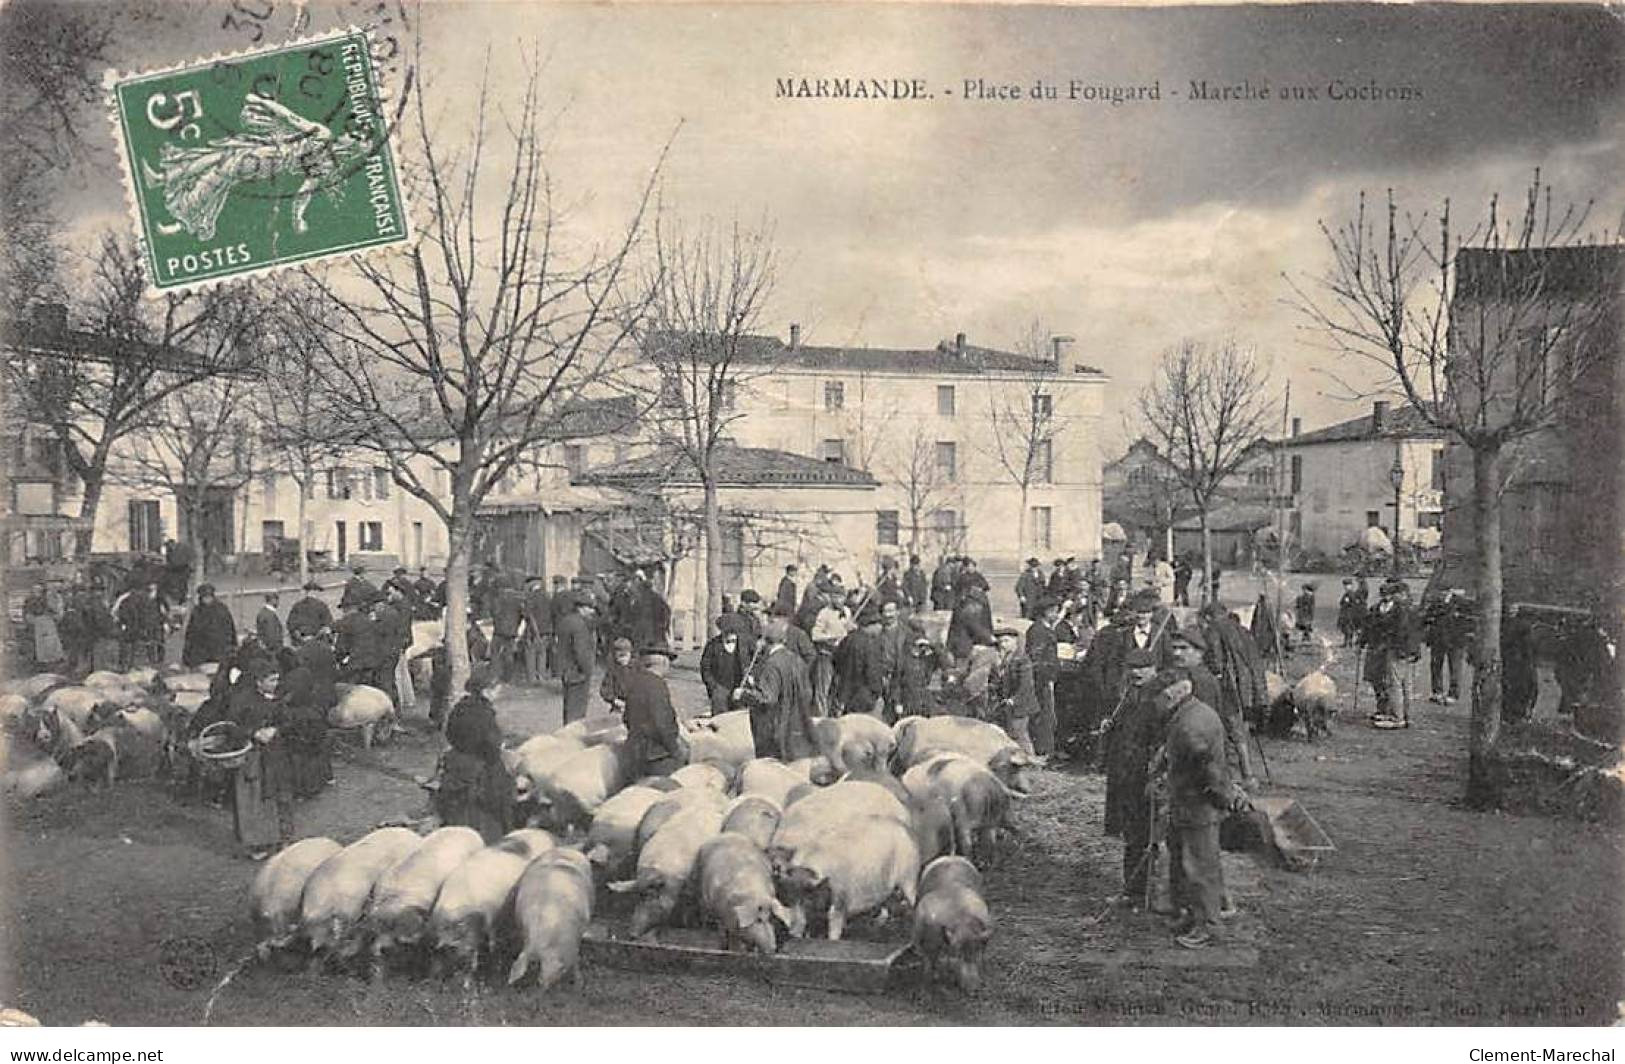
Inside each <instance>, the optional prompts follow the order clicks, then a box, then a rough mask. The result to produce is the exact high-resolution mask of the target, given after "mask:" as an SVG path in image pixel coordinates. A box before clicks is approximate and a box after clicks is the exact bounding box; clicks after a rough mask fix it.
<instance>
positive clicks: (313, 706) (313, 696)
mask: <svg viewBox="0 0 1625 1064" xmlns="http://www.w3.org/2000/svg"><path fill="white" fill-rule="evenodd" d="M316 691H317V684H316V678H315V676H313V675H312V673H311V671H310V670H309V669H307V668H305V667H304V666H296V667H295V668H294V669H293V670H292V671H290V672H287V673H284V674H283V676H282V686H281V688H280V690H279V692H278V694H277V701H278V702H280V703H281V704H282V735H283V738H284V739H285V740H286V741H287V744H288V760H289V767H290V768H291V770H292V777H293V793H294V796H295V797H298V798H310V797H313V796H314V795H316V794H319V793H320V792H321V790H322V788H323V787H326V786H327V784H328V782H329V781H330V780H331V779H332V776H333V754H332V747H331V746H330V745H329V744H328V739H327V713H326V711H325V710H324V709H323V707H322V706H321V705H320V703H319V701H318V698H317V693H316Z"/></svg>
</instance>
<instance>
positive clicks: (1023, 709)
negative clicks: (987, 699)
mask: <svg viewBox="0 0 1625 1064" xmlns="http://www.w3.org/2000/svg"><path fill="white" fill-rule="evenodd" d="M993 634H994V637H995V638H997V639H998V647H999V657H998V660H997V661H995V662H994V663H993V669H992V671H991V672H990V673H989V675H988V681H987V686H988V692H989V695H990V696H991V698H992V699H993V702H994V705H995V707H996V709H995V719H1000V720H1003V721H1004V723H1005V731H1007V732H1009V733H1010V738H1012V739H1014V740H1015V741H1016V743H1017V744H1018V745H1019V746H1020V747H1021V749H1022V750H1023V751H1024V752H1026V753H1027V754H1029V755H1031V754H1033V753H1034V750H1033V740H1032V734H1031V731H1030V728H1029V722H1030V721H1031V720H1032V718H1033V715H1034V714H1036V713H1037V712H1038V695H1037V693H1036V692H1035V690H1034V687H1033V664H1032V662H1031V661H1029V660H1027V655H1025V654H1023V653H1022V652H1021V632H1020V631H1018V630H1017V629H1015V628H1011V627H1009V626H1008V625H1001V626H1000V627H999V628H998V629H996V630H995V631H994V633H993Z"/></svg>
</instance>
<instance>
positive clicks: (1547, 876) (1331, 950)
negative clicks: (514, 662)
mask: <svg viewBox="0 0 1625 1064" xmlns="http://www.w3.org/2000/svg"><path fill="white" fill-rule="evenodd" d="M1329 625H1330V614H1329V610H1328V611H1327V616H1326V617H1325V618H1323V621H1322V626H1323V629H1324V628H1326V627H1329ZM1314 663H1315V657H1314V656H1312V655H1304V656H1302V657H1300V658H1299V659H1298V661H1297V662H1295V671H1305V670H1307V669H1308V668H1310V667H1312V666H1313V664H1314ZM1352 669H1353V653H1352V651H1350V652H1347V653H1345V654H1344V655H1343V656H1342V657H1341V658H1340V659H1339V660H1338V661H1336V662H1335V663H1334V665H1333V666H1332V675H1333V677H1334V679H1335V680H1336V681H1337V683H1338V686H1339V689H1340V691H1341V692H1343V695H1342V702H1343V706H1344V712H1343V713H1342V716H1341V718H1340V719H1339V721H1338V722H1337V725H1336V726H1335V728H1334V731H1333V734H1332V736H1331V737H1330V739H1329V740H1325V741H1322V742H1320V743H1318V744H1315V745H1310V744H1308V743H1306V742H1304V741H1303V740H1302V739H1293V740H1290V741H1284V742H1274V741H1268V740H1266V742H1265V752H1266V754H1267V757H1268V762H1269V767H1270V770H1271V774H1272V776H1273V782H1272V783H1270V784H1267V785H1265V786H1263V787H1262V788H1261V793H1264V794H1274V795H1285V796H1291V797H1294V798H1296V799H1298V800H1299V802H1301V803H1302V804H1303V805H1304V807H1306V808H1307V809H1308V810H1309V811H1310V812H1311V813H1312V815H1313V816H1314V817H1315V819H1316V820H1317V821H1318V822H1319V823H1320V824H1321V826H1322V827H1323V828H1324V829H1325V831H1326V832H1327V833H1328V834H1329V835H1330V836H1331V838H1332V839H1333V840H1334V841H1335V843H1336V845H1337V851H1336V852H1335V853H1333V854H1330V855H1328V856H1327V857H1325V858H1323V859H1322V860H1321V861H1320V863H1319V865H1318V866H1317V867H1316V868H1314V869H1313V870H1312V871H1309V872H1307V873H1298V872H1290V871H1286V870H1284V869H1281V868H1279V867H1276V866H1274V865H1272V864H1268V863H1265V862H1264V861H1262V860H1260V859H1257V858H1254V857H1252V856H1250V855H1227V857H1226V862H1227V864H1226V870H1227V877H1228V879H1229V881H1230V885H1231V887H1232V890H1233V892H1234V894H1235V895H1236V899H1237V901H1238V903H1239V905H1240V907H1241V910H1242V912H1241V915H1240V916H1239V917H1237V918H1236V919H1235V920H1233V921H1232V922H1231V923H1230V924H1229V925H1227V928H1226V932H1227V933H1226V940H1225V943H1224V945H1223V947H1222V948H1219V949H1214V950H1209V951H1206V952H1204V953H1190V952H1186V951H1182V950H1178V949H1175V948H1171V934H1170V932H1169V929H1168V927H1167V924H1166V922H1165V921H1164V920H1163V919H1162V918H1159V917H1155V916H1131V915H1125V914H1119V913H1115V912H1111V913H1106V912H1105V909H1106V903H1107V900H1108V899H1109V898H1110V896H1111V895H1112V893H1113V892H1114V891H1115V890H1116V889H1117V888H1118V886H1119V883H1120V878H1119V877H1120V851H1119V849H1118V844H1117V843H1116V841H1115V840H1110V839H1106V838H1103V837H1102V836H1101V834H1100V823H1101V808H1102V799H1103V794H1104V784H1103V781H1102V779H1101V778H1100V777H1099V776H1098V775H1094V774H1090V773H1084V772H1053V771H1049V772H1045V773H1043V776H1042V781H1041V785H1040V786H1039V788H1038V790H1037V793H1036V794H1035V795H1034V796H1033V797H1031V798H1030V799H1028V800H1026V801H1024V802H1021V803H1019V805H1018V808H1017V813H1016V820H1017V826H1018V836H1017V838H1016V839H1015V840H1014V841H1013V842H1012V843H1011V844H1010V846H1009V849H1008V850H1007V852H1006V853H1005V855H1004V858H1003V860H1002V863H1001V864H1000V866H999V867H998V868H997V869H996V870H994V871H993V872H992V874H991V876H990V877H989V903H990V905H991V907H992V910H993V913H994V916H995V919H996V920H997V923H998V928H997V932H996V934H995V937H994V941H993V945H992V947H991V949H990V952H989V955H988V958H987V965H986V973H985V974H986V985H985V987H984V989H983V991H982V993H981V994H980V995H978V996H977V997H975V998H973V999H970V1000H966V999H964V998H962V997H961V996H959V995H958V994H957V993H950V992H947V991H931V990H926V989H922V988H919V987H918V986H916V985H915V984H914V983H913V982H912V981H911V980H908V979H904V980H902V981H901V985H900V986H898V987H897V988H896V989H893V990H890V991H887V992H885V993H877V994H871V995H866V996H855V995H851V994H845V993H838V992H832V991H818V990H807V989H796V988H788V987H783V986H775V985H772V984H768V983H766V982H762V981H759V980H755V979H748V978H738V977H721V976H717V977H700V976H689V975H667V974H650V973H638V972H629V971H621V970H611V969H606V968H597V967H594V968H589V970H588V971H587V973H586V985H585V988H584V989H583V990H579V991H578V990H574V989H570V988H568V987H565V988H560V989H557V990H555V991H554V992H552V993H551V994H549V995H547V996H545V997H544V996H542V995H540V994H539V993H537V992H536V991H535V990H509V989H507V988H506V987H503V988H495V987H491V988H484V989H477V990H476V991H475V992H474V993H473V994H471V995H465V994H464V993H463V992H462V991H461V990H460V989H459V988H457V987H456V986H454V985H451V984H446V985H440V984H433V983H428V982H422V981H413V980H410V979H408V978H405V977H393V978H389V979H386V980H384V981H382V982H380V983H377V984H368V983H365V982H363V981H361V980H357V979H353V978H348V977H344V976H340V975H331V974H310V973H306V972H303V971H295V972H287V971H281V970H277V969H276V968H274V967H271V966H262V965H252V964H250V965H244V966H242V967H240V968H239V967H238V966H239V962H241V961H242V959H243V958H244V956H245V954H246V952H247V951H248V949H249V948H250V946H251V934H250V929H249V927H248V921H247V918H246V915H245V911H244V906H245V897H246V889H247V885H248V883H249V880H250V879H251V877H252V875H253V873H254V870H255V869H256V868H257V867H258V866H256V865H254V864H252V863H250V862H248V861H247V860H245V859H243V858H242V857H241V856H240V855H239V852H238V848H237V846H236V844H235V842H234V840H233V838H232V834H231V825H230V818H229V814H227V813H224V812H222V811H220V810H217V809H211V808H207V807H202V806H199V805H195V804H192V805H185V804H179V803H177V802H176V801H175V800H174V799H173V798H172V797H171V796H170V795H169V794H168V793H167V792H166V791H165V790H164V788H163V787H162V786H161V785H160V784H156V783H154V784H139V783H130V784H121V785H120V786H119V787H118V788H117V789H116V790H115V791H114V792H112V793H100V794H95V793H89V792H86V791H83V790H77V789H74V790H67V791H58V792H56V793H54V794H51V795H48V796H46V797H44V798H41V799H38V800H36V801H34V802H32V803H28V804H26V805H13V806H10V807H5V808H3V809H0V815H3V816H5V817H6V818H7V823H6V824H5V825H4V827H5V828H6V829H7V831H8V836H7V839H8V841H7V844H6V846H5V848H4V854H3V860H4V864H5V867H4V869H3V874H4V880H3V888H4V898H5V901H6V903H7V905H6V909H5V911H4V914H3V917H0V919H3V922H0V942H3V946H4V948H3V949H0V957H4V958H6V959H8V960H9V964H10V966H9V969H6V970H0V1002H4V1003H6V1004H12V1005H15V1006H18V1007H20V1008H23V1009H25V1010H27V1011H28V1012H30V1013H32V1014H34V1015H35V1016H37V1017H39V1018H40V1019H41V1020H42V1021H44V1022H46V1023H58V1024H73V1023H79V1022H81V1021H84V1020H88V1019H97V1020H101V1021H104V1022H107V1023H111V1024H158V1025H167V1024H199V1023H202V1022H204V1018H205V1008H206V1005H207V1003H208V1001H209V999H210V995H211V992H212V991H213V990H214V988H215V986H216V984H217V983H218V982H219V981H220V980H221V979H222V978H223V977H225V976H226V975H228V974H231V973H235V974H234V975H233V977H232V978H231V980H230V982H229V984H228V985H226V986H225V987H224V989H222V990H220V991H219V992H218V994H217V995H216V997H215V1000H214V1003H213V1008H212V1012H211V1013H210V1016H209V1021H210V1022H212V1023H214V1024H222V1025H259V1024H270V1025H284V1024H406V1025H416V1024H629V1023H633V1024H665V1023H682V1024H687V1023H727V1024H962V1023H969V1024H1036V1023H1060V1024H1166V1023H1225V1024H1245V1023H1256V1024H1345V1023H1352V1024H1368V1023H1385V1024H1538V1025H1549V1024H1550V1025H1565V1024H1603V1023H1610V1022H1614V1021H1615V1020H1616V1019H1617V1018H1618V1012H1617V1005H1616V1003H1617V1002H1618V1001H1620V1000H1622V995H1625V987H1622V986H1621V982H1622V979H1621V972H1620V968H1621V963H1620V958H1621V956H1622V952H1625V941H1622V938H1625V934H1622V927H1625V922H1622V919H1621V916H1622V913H1621V909H1620V905H1621V901H1620V900H1621V897H1622V892H1621V890H1620V873H1621V868H1622V860H1621V858H1622V849H1621V839H1620V838H1619V836H1618V834H1617V833H1616V832H1614V831H1612V830H1611V829H1608V828H1605V827H1603V826H1599V825H1596V824H1583V823H1578V822H1575V821H1569V820H1558V819H1547V818H1540V817H1525V816H1509V815H1495V814H1481V813H1473V812H1468V811H1466V810H1465V809H1463V808H1461V806H1460V805H1459V801H1458V798H1459V795H1460V792H1461V791H1462V786H1463V779H1464V773H1465V750H1466V733H1467V717H1466V709H1465V707H1464V706H1462V705H1459V704H1458V705H1456V706H1453V707H1448V708H1446V707H1440V706H1435V705H1431V704H1429V703H1427V702H1426V700H1425V698H1421V699H1419V700H1418V701H1416V702H1414V703H1413V719H1414V720H1415V724H1414V725H1413V727H1412V728H1411V729H1410V730H1408V731H1402V732H1378V731H1373V730H1370V729H1369V728H1367V727H1365V726H1364V724H1363V718H1364V715H1365V712H1366V711H1367V710H1368V709H1369V707H1370V692H1369V690H1367V691H1366V692H1364V693H1363V694H1362V709H1361V711H1360V714H1359V717H1360V720H1356V719H1355V717H1354V715H1353V714H1352V713H1351V712H1349V710H1350V709H1351V708H1352V705H1351V703H1352V690H1353V688H1352V686H1351V683H1350V675H1351V673H1352ZM677 675H678V676H679V677H680V678H681V679H680V683H679V687H680V688H681V689H682V692H683V697H684V698H685V699H693V698H695V697H697V693H696V692H695V691H694V687H693V678H692V674H691V673H679V674H677ZM1425 675H1426V661H1425V659H1424V661H1423V662H1422V664H1421V665H1419V666H1418V667H1417V670H1416V678H1417V680H1418V687H1419V690H1418V693H1419V695H1421V694H1425V691H1423V690H1422V688H1424V687H1425V683H1426V680H1425ZM1549 701H1550V700H1549V699H1543V704H1549ZM501 714H502V720H503V725H504V728H505V730H507V731H509V732H510V733H512V734H515V735H523V734H529V733H531V732H534V731H536V730H538V729H539V728H541V727H548V726H554V725H556V723H557V698H556V696H553V695H544V696H540V697H537V696H530V697H527V698H525V699H522V700H511V699H510V700H509V701H506V702H504V703H503V705H502V706H501ZM436 742H437V740H436V739H434V738H432V737H429V736H425V735H414V734H408V735H405V736H401V737H398V738H397V739H396V740H394V741H393V742H392V743H390V744H389V745H388V746H386V747H383V748H379V749H375V750H372V751H361V750H359V749H355V748H352V747H345V748H344V750H343V756H342V758H341V759H340V761H339V763H338V770H337V776H338V782H337V784H336V785H335V786H334V787H333V788H330V789H329V791H328V792H326V793H324V794H323V795H322V796H320V797H319V798H317V799H315V800H313V801H311V802H309V803H307V804H306V805H304V806H302V807H301V808H300V810H299V833H300V834H302V835H308V834H329V835H332V836H334V837H335V838H338V839H340V840H341V841H349V840H352V839H354V838H356V837H358V836H359V835H361V834H363V833H364V832H365V831H367V830H369V829H370V828H372V827H373V826H375V825H376V824H378V823H379V822H380V821H384V820H387V819H390V818H394V817H400V816H403V815H407V814H410V813H412V812H414V811H416V810H418V809H420V808H421V806H422V792H421V791H420V790H419V789H418V788H417V786H416V784H415V783H414V782H413V776H414V775H416V774H420V773H427V772H428V771H429V769H430V767H431V766H432V764H433V761H434V757H435V754H436V746H435V745H434V744H435V743H436ZM1103 913H1104V914H1105V915H1104V916H1103V918H1102V914H1103ZM696 1003H705V1007H704V1008H698V1009H697V1008H696V1007H695V1006H696Z"/></svg>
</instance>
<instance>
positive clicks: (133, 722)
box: [118, 706, 166, 740]
mask: <svg viewBox="0 0 1625 1064" xmlns="http://www.w3.org/2000/svg"><path fill="white" fill-rule="evenodd" d="M118 718H119V721H120V723H122V724H123V725H124V726H125V727H126V728H132V729H134V730H135V731H138V732H140V733H141V734H142V735H146V736H150V737H151V738H154V739H160V740H161V739H162V738H163V737H164V734H165V731H166V726H165V724H164V718H163V715H162V714H161V713H159V712H158V711H157V710H155V709H153V708H151V707H149V706H133V707H131V708H129V709H124V710H120V711H119V714H118Z"/></svg>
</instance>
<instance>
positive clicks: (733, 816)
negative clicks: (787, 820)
mask: <svg viewBox="0 0 1625 1064" xmlns="http://www.w3.org/2000/svg"><path fill="white" fill-rule="evenodd" d="M783 815H784V812H783V810H781V809H780V808H779V806H778V805H777V804H776V803H774V802H773V800H772V799H770V798H765V797H763V796H762V795H759V794H744V795H740V796H739V797H738V798H735V799H734V800H733V802H732V803H730V804H729V806H728V808H727V809H726V810H724V811H723V814H722V830H723V831H731V832H733V833H734V834H736V835H743V836H745V837H746V838H747V839H749V840H750V841H751V842H754V843H755V844H756V845H757V846H759V847H760V848H761V849H763V850H766V849H767V848H768V847H769V846H770V845H772V843H773V833H774V832H775V831H777V830H778V828H779V820H780V819H781V818H782V817H783Z"/></svg>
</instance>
